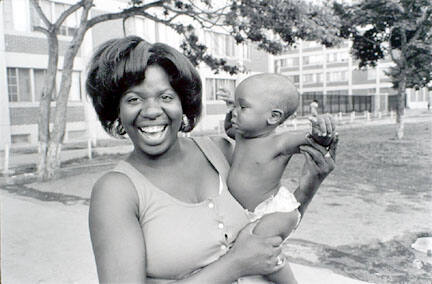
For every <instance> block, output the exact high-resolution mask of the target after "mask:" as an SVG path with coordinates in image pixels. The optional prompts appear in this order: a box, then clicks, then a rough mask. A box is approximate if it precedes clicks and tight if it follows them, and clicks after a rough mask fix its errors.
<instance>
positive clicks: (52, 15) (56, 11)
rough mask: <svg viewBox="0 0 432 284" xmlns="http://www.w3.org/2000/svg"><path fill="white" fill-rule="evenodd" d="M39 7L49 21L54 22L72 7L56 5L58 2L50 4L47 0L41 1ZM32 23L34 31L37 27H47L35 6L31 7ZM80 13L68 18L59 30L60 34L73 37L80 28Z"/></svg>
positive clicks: (61, 4) (77, 12)
mask: <svg viewBox="0 0 432 284" xmlns="http://www.w3.org/2000/svg"><path fill="white" fill-rule="evenodd" d="M39 5H40V7H41V9H42V11H43V12H44V14H45V16H46V17H47V18H48V20H49V21H51V22H54V21H56V20H57V19H58V17H59V16H60V15H61V14H62V13H63V12H64V11H65V10H66V9H67V8H69V7H70V5H67V4H63V3H56V2H50V1H47V0H41V1H39ZM30 7H31V8H30V21H31V26H32V29H34V28H35V27H37V26H45V24H44V23H43V21H42V20H41V19H40V17H39V15H38V13H37V12H36V10H35V8H34V7H33V5H30ZM80 11H81V10H78V11H76V12H74V13H73V14H71V15H69V17H67V19H66V21H65V22H64V24H63V25H62V26H61V27H60V28H59V30H58V34H60V35H64V36H73V34H74V33H75V31H76V30H77V27H78V22H79V18H80Z"/></svg>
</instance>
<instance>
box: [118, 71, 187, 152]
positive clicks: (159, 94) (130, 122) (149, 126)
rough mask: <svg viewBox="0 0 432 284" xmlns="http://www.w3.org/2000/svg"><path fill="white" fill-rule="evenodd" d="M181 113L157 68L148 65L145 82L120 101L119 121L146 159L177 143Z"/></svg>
mask: <svg viewBox="0 0 432 284" xmlns="http://www.w3.org/2000/svg"><path fill="white" fill-rule="evenodd" d="M182 115H183V110H182V106H181V102H180V98H179V96H178V95H177V93H176V92H175V90H174V89H173V88H172V86H171V84H170V83H169V79H168V74H167V73H166V72H165V70H164V69H163V68H162V67H160V66H159V65H150V66H149V67H147V69H146V71H145V79H144V81H143V82H142V83H140V84H139V85H136V86H134V87H132V88H130V89H129V90H127V91H126V92H125V94H124V95H123V97H122V98H121V100H120V120H121V122H122V125H123V127H124V128H125V130H126V132H127V134H128V136H129V137H130V139H131V140H132V142H133V144H134V146H135V149H136V150H140V151H141V152H143V153H144V154H146V155H149V156H158V155H161V154H164V153H166V152H167V151H168V150H169V149H171V147H172V146H173V145H174V144H175V143H176V141H177V132H178V131H179V129H180V125H181V121H182Z"/></svg>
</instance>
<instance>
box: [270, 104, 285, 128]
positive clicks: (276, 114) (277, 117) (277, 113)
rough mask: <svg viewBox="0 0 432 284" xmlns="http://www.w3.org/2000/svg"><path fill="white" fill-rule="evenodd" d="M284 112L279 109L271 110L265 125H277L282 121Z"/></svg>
mask: <svg viewBox="0 0 432 284" xmlns="http://www.w3.org/2000/svg"><path fill="white" fill-rule="evenodd" d="M283 117H284V112H283V110H281V109H278V108H275V109H272V111H271V115H270V117H268V118H267V123H268V124H269V125H277V124H280V123H281V122H282V121H283Z"/></svg>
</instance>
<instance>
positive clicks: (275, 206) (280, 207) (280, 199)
mask: <svg viewBox="0 0 432 284" xmlns="http://www.w3.org/2000/svg"><path fill="white" fill-rule="evenodd" d="M299 206H300V203H299V202H298V201H297V199H296V198H295V196H294V194H292V193H291V192H290V191H289V190H288V189H287V188H286V187H284V186H281V187H280V188H279V191H278V192H277V194H276V195H274V196H270V197H269V198H267V199H266V200H264V201H263V202H261V203H260V204H258V206H257V207H256V208H255V210H254V211H253V212H250V211H249V210H246V213H247V215H248V217H249V220H250V221H251V222H254V221H256V220H259V219H261V217H262V216H264V215H266V214H270V213H275V212H292V211H294V210H296V209H297V208H298V207H299ZM297 213H298V215H299V216H298V219H297V225H298V224H299V223H300V217H301V216H300V213H299V212H298V211H297Z"/></svg>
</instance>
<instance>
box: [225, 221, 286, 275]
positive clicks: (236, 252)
mask: <svg viewBox="0 0 432 284" xmlns="http://www.w3.org/2000/svg"><path fill="white" fill-rule="evenodd" d="M256 224H257V222H253V223H250V224H248V225H246V226H245V227H244V228H243V229H242V230H241V231H240V233H239V235H238V237H237V239H236V241H235V243H234V246H233V247H232V248H231V249H230V250H229V252H228V253H227V255H226V257H231V258H232V260H233V265H234V266H235V268H234V269H237V271H238V272H239V277H243V276H248V275H266V274H269V273H273V272H276V271H278V270H280V269H281V268H282V267H283V266H284V264H285V263H284V262H283V261H281V259H280V255H281V253H282V249H281V247H280V244H281V243H282V238H281V237H279V236H275V237H262V236H257V235H255V234H254V233H253V230H254V228H255V226H256Z"/></svg>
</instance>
